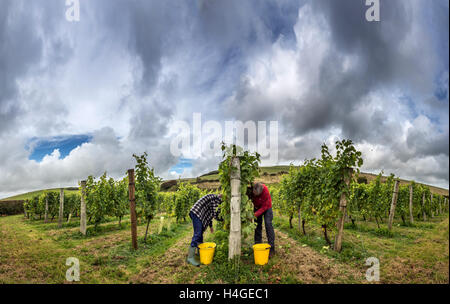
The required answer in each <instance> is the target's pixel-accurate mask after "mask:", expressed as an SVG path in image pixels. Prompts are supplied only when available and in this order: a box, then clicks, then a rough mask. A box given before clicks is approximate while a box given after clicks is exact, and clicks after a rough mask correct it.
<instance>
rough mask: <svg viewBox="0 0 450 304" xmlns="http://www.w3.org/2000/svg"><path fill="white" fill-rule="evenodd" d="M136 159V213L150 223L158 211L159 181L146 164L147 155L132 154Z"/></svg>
mask: <svg viewBox="0 0 450 304" xmlns="http://www.w3.org/2000/svg"><path fill="white" fill-rule="evenodd" d="M133 157H134V158H135V159H136V162H137V164H136V167H135V172H136V187H135V189H136V193H135V197H136V213H137V214H138V215H139V216H143V217H144V218H146V219H147V220H148V221H151V220H152V219H153V218H154V217H155V214H156V212H157V211H158V191H159V188H160V184H161V179H160V178H159V177H157V176H155V173H154V169H153V168H150V167H149V165H148V162H147V153H146V152H145V153H144V154H142V155H141V156H138V155H135V154H133Z"/></svg>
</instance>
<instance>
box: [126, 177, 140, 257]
mask: <svg viewBox="0 0 450 304" xmlns="http://www.w3.org/2000/svg"><path fill="white" fill-rule="evenodd" d="M128 192H129V199H130V218H131V243H132V244H133V248H134V249H135V250H137V249H138V245H137V225H136V199H135V197H134V169H130V170H128Z"/></svg>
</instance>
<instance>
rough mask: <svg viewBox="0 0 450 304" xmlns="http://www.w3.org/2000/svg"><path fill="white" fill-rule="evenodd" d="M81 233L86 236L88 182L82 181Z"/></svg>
mask: <svg viewBox="0 0 450 304" xmlns="http://www.w3.org/2000/svg"><path fill="white" fill-rule="evenodd" d="M80 232H81V233H82V234H83V235H86V181H81V206H80Z"/></svg>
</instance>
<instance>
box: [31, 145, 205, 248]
mask: <svg viewBox="0 0 450 304" xmlns="http://www.w3.org/2000/svg"><path fill="white" fill-rule="evenodd" d="M133 157H134V158H135V160H136V163H137V164H136V167H135V172H136V182H135V196H136V215H137V218H138V220H139V221H141V222H145V223H146V225H147V229H146V233H145V239H146V238H147V234H148V227H149V223H150V222H151V221H152V220H153V219H155V218H156V216H157V215H161V216H164V217H165V218H174V219H176V221H177V222H183V221H186V219H187V218H188V215H189V210H190V209H191V207H192V206H193V204H194V203H195V202H196V201H197V200H198V199H200V198H201V197H202V196H203V195H206V194H208V193H209V191H207V190H202V189H200V188H198V187H197V186H195V185H192V184H190V183H188V182H179V183H178V186H177V190H176V191H174V192H161V191H160V184H161V181H162V180H161V179H160V178H159V177H157V176H156V175H155V174H154V170H153V169H152V168H150V167H149V165H148V160H147V154H146V153H144V154H143V155H141V156H137V155H133ZM128 182H129V181H128V177H127V176H125V177H124V178H122V179H119V180H115V179H113V178H112V177H108V176H107V174H106V173H104V174H103V175H102V176H100V177H99V178H95V177H93V176H89V177H88V178H87V179H86V188H85V201H86V215H87V219H88V224H91V225H93V227H94V229H96V228H98V226H99V225H100V224H102V223H105V222H107V221H110V220H114V219H116V220H118V224H119V227H121V225H122V219H123V218H124V217H125V216H128V215H129V214H130V205H129V192H128V191H129V190H128ZM60 199H61V198H60V193H59V192H58V193H57V192H54V191H44V192H43V193H42V194H40V195H36V196H34V197H32V198H30V199H27V200H26V201H25V203H24V211H25V214H26V217H27V218H29V219H43V218H44V217H45V215H46V214H47V216H48V218H49V220H51V221H53V220H54V219H55V217H58V213H59V208H60ZM80 202H81V189H80V191H79V193H76V194H66V195H64V204H63V206H64V207H63V210H64V213H63V214H64V217H65V218H66V219H67V220H70V218H71V217H78V216H80V205H81V204H80ZM46 205H47V211H46Z"/></svg>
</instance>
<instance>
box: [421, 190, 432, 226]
mask: <svg viewBox="0 0 450 304" xmlns="http://www.w3.org/2000/svg"><path fill="white" fill-rule="evenodd" d="M431 198H433V194H432V195H431ZM422 212H423V220H424V221H426V220H427V214H426V213H425V192H424V193H423V195H422Z"/></svg>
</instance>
